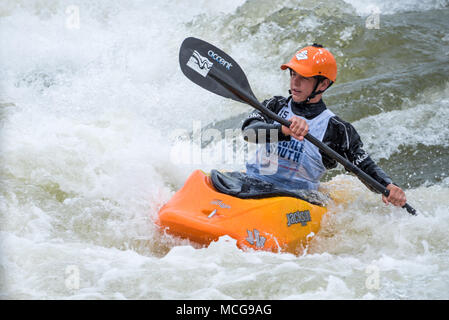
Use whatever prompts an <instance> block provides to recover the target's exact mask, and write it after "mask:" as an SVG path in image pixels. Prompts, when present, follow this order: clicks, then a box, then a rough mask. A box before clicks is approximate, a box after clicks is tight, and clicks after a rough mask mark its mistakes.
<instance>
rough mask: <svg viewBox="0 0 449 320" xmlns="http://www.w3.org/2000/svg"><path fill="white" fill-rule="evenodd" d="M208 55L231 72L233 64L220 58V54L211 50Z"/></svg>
mask: <svg viewBox="0 0 449 320" xmlns="http://www.w3.org/2000/svg"><path fill="white" fill-rule="evenodd" d="M207 54H208V55H209V57H211V58H212V59H214V60H215V61H217V62H218V63H219V64H221V65H222V66H223V67H225V68H226V69H228V70H231V67H232V63H230V62H228V61H226V60H225V59H223V58H222V57H220V56H219V55H218V54H216V53H215V52H213V51H212V50H209V51H208V52H207Z"/></svg>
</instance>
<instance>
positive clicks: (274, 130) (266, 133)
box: [242, 97, 290, 143]
mask: <svg viewBox="0 0 449 320" xmlns="http://www.w3.org/2000/svg"><path fill="white" fill-rule="evenodd" d="M262 104H263V105H264V106H265V107H267V108H268V109H269V110H271V111H273V112H275V113H278V112H279V110H280V109H281V107H280V105H279V100H278V99H277V98H276V97H273V98H271V99H268V100H265V101H263V102H262ZM281 128H282V125H281V124H279V123H274V121H273V120H272V119H270V118H268V117H267V116H265V115H264V114H263V113H262V112H260V111H259V110H254V111H253V112H251V113H250V114H249V116H248V117H247V118H246V119H245V120H244V121H243V124H242V131H243V138H244V139H245V141H247V142H252V143H259V142H260V143H266V142H274V141H289V140H290V136H286V135H284V134H283V133H282V129H281Z"/></svg>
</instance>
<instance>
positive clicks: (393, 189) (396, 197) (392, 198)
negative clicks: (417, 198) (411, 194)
mask: <svg viewBox="0 0 449 320" xmlns="http://www.w3.org/2000/svg"><path fill="white" fill-rule="evenodd" d="M386 188H387V189H388V190H390V195H389V196H388V198H387V197H385V196H384V195H382V201H383V202H384V203H385V204H386V205H388V203H392V204H393V205H395V206H400V207H402V206H404V205H405V204H406V202H407V198H406V197H405V192H404V191H403V190H402V189H401V188H399V187H398V186H395V185H394V184H392V183H390V184H389V185H388V186H387V187H386Z"/></svg>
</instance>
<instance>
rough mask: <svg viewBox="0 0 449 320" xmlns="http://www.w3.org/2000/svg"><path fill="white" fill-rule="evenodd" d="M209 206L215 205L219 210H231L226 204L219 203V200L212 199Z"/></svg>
mask: <svg viewBox="0 0 449 320" xmlns="http://www.w3.org/2000/svg"><path fill="white" fill-rule="evenodd" d="M211 204H216V205H217V206H219V207H220V208H223V209H231V206H230V205H227V204H226V203H224V202H223V201H221V200H220V199H214V200H212V201H211Z"/></svg>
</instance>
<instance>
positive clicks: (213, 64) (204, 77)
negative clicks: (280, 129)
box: [179, 37, 255, 103]
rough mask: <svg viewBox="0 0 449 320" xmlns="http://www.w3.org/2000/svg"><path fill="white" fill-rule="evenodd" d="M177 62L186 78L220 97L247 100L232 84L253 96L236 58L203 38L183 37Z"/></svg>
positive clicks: (244, 101)
mask: <svg viewBox="0 0 449 320" xmlns="http://www.w3.org/2000/svg"><path fill="white" fill-rule="evenodd" d="M179 65H180V67H181V70H182V72H183V73H184V75H185V76H186V77H187V78H189V79H190V80H192V81H193V82H194V83H196V84H197V85H199V86H200V87H203V88H204V89H206V90H209V91H211V92H213V93H215V94H218V95H220V96H222V97H225V98H230V99H233V100H236V101H239V102H243V103H248V101H247V99H244V98H243V97H242V95H241V94H239V93H238V92H236V91H235V90H233V88H239V89H240V90H241V91H244V92H245V93H246V94H248V95H250V96H251V97H254V94H253V92H252V90H251V88H250V85H249V83H248V79H247V78H246V75H245V73H244V72H243V70H242V69H241V68H240V66H239V65H238V64H237V62H235V61H234V59H232V58H231V57H230V56H228V55H227V54H226V53H225V52H223V51H222V50H220V49H218V48H217V47H215V46H213V45H211V44H210V43H207V42H206V41H203V40H200V39H197V38H193V37H189V38H186V39H185V40H184V41H183V43H182V45H181V48H180V50H179ZM254 99H255V97H254Z"/></svg>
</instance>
